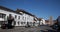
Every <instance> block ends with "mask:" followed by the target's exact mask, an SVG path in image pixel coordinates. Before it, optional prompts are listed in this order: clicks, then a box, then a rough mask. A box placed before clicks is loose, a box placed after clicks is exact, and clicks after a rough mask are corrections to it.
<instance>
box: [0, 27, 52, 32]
mask: <svg viewBox="0 0 60 32" xmlns="http://www.w3.org/2000/svg"><path fill="white" fill-rule="evenodd" d="M51 29H52V28H51V27H48V26H40V27H29V28H25V27H15V28H14V29H1V28H0V32H40V30H45V31H47V30H51Z"/></svg>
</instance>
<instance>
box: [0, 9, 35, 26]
mask: <svg viewBox="0 0 60 32" xmlns="http://www.w3.org/2000/svg"><path fill="white" fill-rule="evenodd" d="M0 13H4V14H6V20H7V16H9V14H12V16H13V17H14V19H15V21H16V25H15V26H25V25H26V24H27V22H33V21H34V17H33V16H30V15H28V14H25V13H24V14H22V15H20V14H16V13H13V12H9V11H5V10H1V9H0ZM15 15H17V18H15ZM19 16H20V19H18V17H19ZM18 21H19V25H18ZM21 22H26V24H21Z"/></svg>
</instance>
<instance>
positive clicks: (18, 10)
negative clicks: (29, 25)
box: [16, 9, 35, 17]
mask: <svg viewBox="0 0 60 32" xmlns="http://www.w3.org/2000/svg"><path fill="white" fill-rule="evenodd" d="M16 11H17V12H23V13H26V14H28V15H31V16H34V17H35V15H32V14H31V13H29V12H27V11H25V10H22V9H17V10H16Z"/></svg>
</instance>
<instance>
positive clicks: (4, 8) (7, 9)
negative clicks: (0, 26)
mask: <svg viewBox="0 0 60 32" xmlns="http://www.w3.org/2000/svg"><path fill="white" fill-rule="evenodd" d="M0 9H2V10H5V11H9V12H13V13H17V14H21V13H18V12H16V11H14V10H11V9H9V8H6V7H4V6H0Z"/></svg>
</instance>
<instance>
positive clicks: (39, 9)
mask: <svg viewBox="0 0 60 32" xmlns="http://www.w3.org/2000/svg"><path fill="white" fill-rule="evenodd" d="M0 5H1V6H5V7H7V8H10V9H12V10H16V9H17V8H19V9H23V10H26V11H27V12H29V13H31V14H34V15H36V16H37V17H38V18H44V19H49V17H50V16H53V19H56V18H57V17H58V16H59V15H60V0H0Z"/></svg>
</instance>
